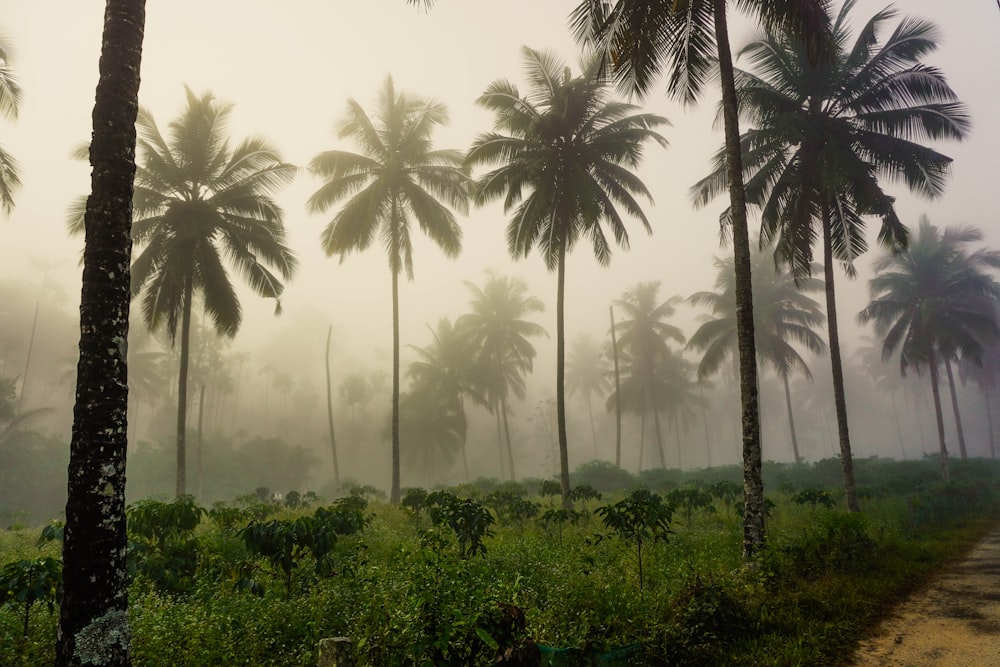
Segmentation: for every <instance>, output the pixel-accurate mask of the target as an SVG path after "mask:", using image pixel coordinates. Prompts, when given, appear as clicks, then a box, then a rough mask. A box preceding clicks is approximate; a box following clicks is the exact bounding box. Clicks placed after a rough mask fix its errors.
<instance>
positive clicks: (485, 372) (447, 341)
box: [407, 317, 492, 481]
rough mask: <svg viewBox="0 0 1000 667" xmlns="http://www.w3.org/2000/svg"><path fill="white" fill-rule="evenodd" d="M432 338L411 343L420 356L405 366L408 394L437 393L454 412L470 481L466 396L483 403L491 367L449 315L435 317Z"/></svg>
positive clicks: (466, 473)
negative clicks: (410, 383) (425, 342)
mask: <svg viewBox="0 0 1000 667" xmlns="http://www.w3.org/2000/svg"><path fill="white" fill-rule="evenodd" d="M466 322H467V320H466ZM431 338H432V340H431V344H430V345H427V346H426V347H416V346H411V347H412V349H413V350H414V352H416V353H417V356H418V357H419V358H418V359H417V360H416V361H413V362H411V363H410V366H409V368H408V369H407V374H408V375H409V377H410V378H411V379H412V380H413V389H412V391H411V394H416V393H421V392H430V393H431V394H433V395H434V396H436V397H437V399H436V400H437V403H440V404H441V407H442V408H443V409H444V412H445V413H446V414H447V415H454V420H455V423H456V427H457V434H458V436H459V445H460V449H461V454H462V466H463V468H464V470H465V478H466V481H469V462H468V458H467V456H466V451H465V444H466V435H467V432H468V419H467V417H466V413H465V399H466V398H468V399H470V400H472V401H473V402H474V403H476V404H478V405H486V396H485V392H484V389H485V387H486V386H487V385H488V384H489V382H490V380H491V379H492V369H491V368H490V367H488V366H487V365H486V364H483V363H481V362H480V361H479V359H477V358H476V354H475V352H476V350H475V349H474V346H473V340H472V337H471V335H470V332H469V331H466V330H464V329H463V327H461V326H456V325H455V324H453V323H452V321H451V320H449V319H448V318H446V317H445V318H441V319H440V320H438V323H437V326H436V327H435V328H433V329H431ZM414 400H415V399H414ZM412 402H413V401H411V403H412Z"/></svg>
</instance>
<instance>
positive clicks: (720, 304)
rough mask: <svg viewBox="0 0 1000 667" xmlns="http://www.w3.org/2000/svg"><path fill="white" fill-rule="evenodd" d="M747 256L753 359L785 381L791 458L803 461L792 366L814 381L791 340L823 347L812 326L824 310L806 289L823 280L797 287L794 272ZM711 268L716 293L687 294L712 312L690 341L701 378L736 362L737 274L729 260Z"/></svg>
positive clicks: (818, 349) (809, 347)
mask: <svg viewBox="0 0 1000 667" xmlns="http://www.w3.org/2000/svg"><path fill="white" fill-rule="evenodd" d="M751 259H752V266H753V303H754V335H755V337H756V340H755V342H756V348H757V359H758V363H767V364H768V365H770V366H771V367H772V368H773V369H774V371H775V372H776V373H777V375H778V377H779V378H780V379H781V381H782V384H783V385H784V389H785V408H786V409H787V411H788V428H789V432H790V435H791V442H792V453H793V455H794V457H795V462H796V463H801V462H802V455H801V453H800V451H799V443H798V437H797V435H796V433H795V417H794V415H793V413H792V398H791V390H790V389H789V384H788V380H789V377H790V376H791V374H792V373H793V372H794V371H795V370H796V369H799V370H801V371H802V373H803V374H804V375H805V376H806V378H808V379H809V380H812V373H811V372H810V370H809V366H808V365H807V364H806V362H805V359H803V358H802V355H801V354H800V353H799V351H798V350H797V349H796V348H795V346H794V345H793V343H797V344H799V345H802V346H803V347H805V348H806V349H807V350H809V351H810V352H813V353H821V352H823V351H825V350H826V343H824V342H823V339H822V338H821V337H820V336H819V334H817V333H816V332H815V330H814V327H816V326H819V325H820V324H822V322H823V313H822V311H821V310H820V307H819V304H818V303H816V302H815V301H814V300H813V299H811V298H809V297H808V296H806V295H805V293H804V292H809V291H816V290H818V289H820V287H821V286H822V283H821V282H820V281H819V280H817V279H814V278H805V279H803V280H801V281H799V284H798V285H796V283H795V280H794V279H793V278H792V276H791V275H790V274H787V273H782V272H781V271H780V270H779V268H778V267H777V266H776V265H775V263H774V261H773V260H772V259H771V258H770V257H768V256H767V254H766V253H763V252H755V253H752V254H751ZM715 266H716V268H717V269H718V273H717V275H716V279H715V288H716V291H715V292H697V293H695V294H692V295H691V296H690V297H689V298H688V300H689V301H690V302H691V303H692V304H694V305H698V306H707V307H709V308H710V309H711V310H712V315H711V316H710V317H709V318H708V319H706V320H705V321H704V322H702V324H701V326H700V327H698V330H697V331H695V333H694V335H692V336H691V339H690V340H689V341H688V347H691V348H693V349H695V350H699V351H701V352H702V353H703V356H702V358H701V363H700V364H699V365H698V377H699V379H705V378H708V377H710V376H712V375H714V374H715V373H717V372H718V371H719V369H720V368H722V365H723V363H724V362H725V360H726V359H727V358H732V359H733V360H734V361H735V355H736V342H737V321H736V297H735V291H736V285H735V282H736V272H735V271H734V270H733V260H732V258H726V259H718V258H716V260H715Z"/></svg>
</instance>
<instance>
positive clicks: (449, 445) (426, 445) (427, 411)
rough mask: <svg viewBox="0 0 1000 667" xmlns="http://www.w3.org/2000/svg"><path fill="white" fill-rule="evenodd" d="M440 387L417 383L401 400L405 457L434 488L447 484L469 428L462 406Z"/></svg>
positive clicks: (409, 464)
mask: <svg viewBox="0 0 1000 667" xmlns="http://www.w3.org/2000/svg"><path fill="white" fill-rule="evenodd" d="M440 388H441V387H431V386H425V385H423V384H422V383H420V382H416V383H414V385H413V387H411V389H410V391H408V392H406V393H405V394H403V395H402V397H401V399H400V415H399V418H400V423H401V425H402V427H403V428H402V431H403V437H402V440H401V442H402V444H403V445H404V447H403V450H402V451H403V458H404V460H405V461H406V464H407V467H408V468H410V467H412V468H416V469H419V470H422V471H423V473H424V479H425V480H426V482H427V484H428V485H432V486H433V485H436V484H441V483H442V482H443V481H444V477H443V473H444V472H445V471H446V470H447V469H448V468H449V467H450V466H451V465H452V464H453V463H454V461H455V455H456V454H457V453H459V452H460V451H461V449H462V448H463V442H464V440H465V432H466V426H467V422H466V419H465V414H464V411H462V410H461V407H460V405H459V404H458V403H456V402H454V400H453V397H452V396H449V395H447V394H443V393H439V392H438V391H437V390H438V389H440Z"/></svg>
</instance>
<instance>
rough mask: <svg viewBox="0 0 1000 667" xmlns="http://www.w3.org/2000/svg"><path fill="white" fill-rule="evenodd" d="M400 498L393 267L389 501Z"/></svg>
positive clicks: (395, 279) (394, 276)
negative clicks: (390, 477)
mask: <svg viewBox="0 0 1000 667" xmlns="http://www.w3.org/2000/svg"><path fill="white" fill-rule="evenodd" d="M399 500H400V492H399V271H398V269H397V268H396V267H392V487H391V489H390V491H389V502H390V503H392V504H393V505H398V504H399Z"/></svg>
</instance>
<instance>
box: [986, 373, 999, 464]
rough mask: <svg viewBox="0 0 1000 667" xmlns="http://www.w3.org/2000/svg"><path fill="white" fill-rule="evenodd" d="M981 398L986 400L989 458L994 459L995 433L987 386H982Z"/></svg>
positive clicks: (995, 454)
mask: <svg viewBox="0 0 1000 667" xmlns="http://www.w3.org/2000/svg"><path fill="white" fill-rule="evenodd" d="M983 400H985V401H986V423H987V425H988V426H989V433H990V458H991V459H995V458H996V457H997V453H996V435H995V433H994V432H993V408H992V406H991V405H990V388H989V387H988V386H986V387H983Z"/></svg>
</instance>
